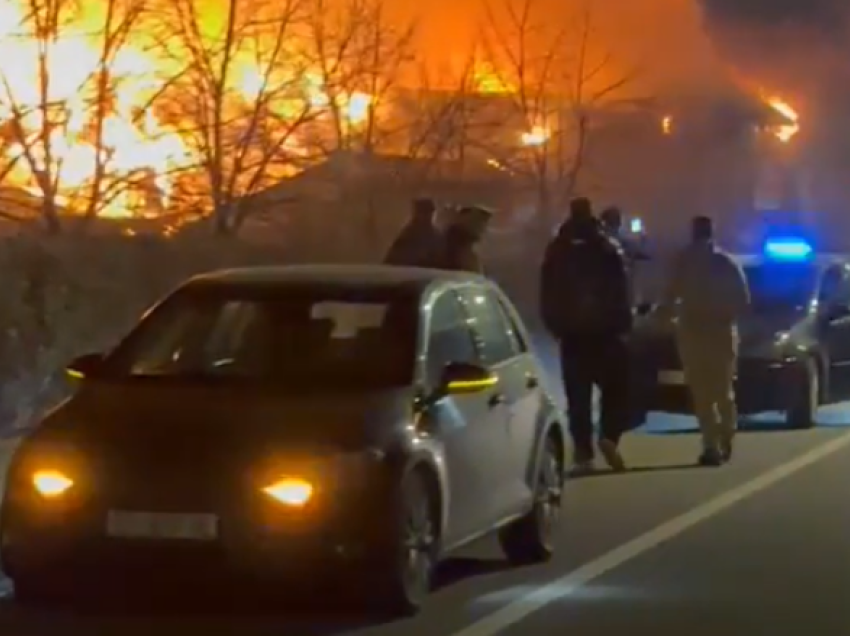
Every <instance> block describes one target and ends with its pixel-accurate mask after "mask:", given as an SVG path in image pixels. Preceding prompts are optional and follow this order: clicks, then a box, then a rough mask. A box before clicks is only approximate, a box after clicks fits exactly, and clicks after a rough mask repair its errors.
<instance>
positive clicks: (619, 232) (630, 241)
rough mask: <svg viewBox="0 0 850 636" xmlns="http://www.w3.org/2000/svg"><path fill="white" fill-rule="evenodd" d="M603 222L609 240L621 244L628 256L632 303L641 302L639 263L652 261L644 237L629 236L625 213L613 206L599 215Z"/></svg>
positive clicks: (632, 234) (637, 235)
mask: <svg viewBox="0 0 850 636" xmlns="http://www.w3.org/2000/svg"><path fill="white" fill-rule="evenodd" d="M599 218H600V221H602V229H603V230H604V231H605V233H606V234H607V235H608V237H609V238H611V239H612V240H614V241H616V242H617V243H619V244H620V247H621V248H622V250H623V254H625V256H626V264H627V265H628V267H629V274H630V277H631V287H632V301H633V302H635V303H639V302H641V300H642V298H641V296H642V294H641V293H640V292H641V289H640V287H641V286H640V282H639V280H640V279H639V278H638V262H639V261H648V260H650V256H649V252H648V251H647V249H646V246H645V244H644V237H643V236H642V235H639V234H634V233H631V234H627V233H626V231H625V230H624V229H623V213H622V212H621V211H620V208H618V207H616V206H611V207H608V208H605V209H604V210H603V211H602V214H600V215H599Z"/></svg>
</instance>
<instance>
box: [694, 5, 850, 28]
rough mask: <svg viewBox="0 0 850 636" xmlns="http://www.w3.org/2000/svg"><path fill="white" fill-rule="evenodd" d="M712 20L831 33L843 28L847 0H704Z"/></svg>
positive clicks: (756, 26)
mask: <svg viewBox="0 0 850 636" xmlns="http://www.w3.org/2000/svg"><path fill="white" fill-rule="evenodd" d="M701 4H702V6H703V10H704V11H705V13H706V16H707V17H708V18H709V20H710V21H714V22H719V23H721V24H722V23H728V22H737V23H741V24H746V25H748V26H750V27H752V28H759V27H766V28H770V27H776V26H784V25H793V26H794V27H796V28H801V29H811V30H813V31H820V32H821V33H823V34H831V33H835V32H840V31H841V25H842V22H843V19H844V16H845V13H846V8H847V2H846V0H701Z"/></svg>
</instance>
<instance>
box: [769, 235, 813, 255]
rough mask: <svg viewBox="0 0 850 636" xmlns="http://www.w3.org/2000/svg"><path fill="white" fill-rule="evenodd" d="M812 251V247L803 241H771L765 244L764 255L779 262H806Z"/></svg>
mask: <svg viewBox="0 0 850 636" xmlns="http://www.w3.org/2000/svg"><path fill="white" fill-rule="evenodd" d="M812 251H813V250H812V246H811V245H810V244H809V243H808V242H807V241H804V240H803V239H791V238H789V239H771V240H769V241H767V242H766V243H765V244H764V255H765V256H766V257H767V258H770V259H772V260H777V261H802V260H806V259H807V258H809V257H810V256H811V255H812Z"/></svg>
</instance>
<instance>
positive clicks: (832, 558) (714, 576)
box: [0, 408, 850, 636]
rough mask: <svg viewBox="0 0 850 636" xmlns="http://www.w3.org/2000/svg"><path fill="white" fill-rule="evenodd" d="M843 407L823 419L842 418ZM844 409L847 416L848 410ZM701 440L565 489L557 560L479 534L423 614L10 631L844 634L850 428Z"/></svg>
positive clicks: (659, 436)
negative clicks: (705, 451)
mask: <svg viewBox="0 0 850 636" xmlns="http://www.w3.org/2000/svg"><path fill="white" fill-rule="evenodd" d="M841 411H842V409H833V410H832V411H831V412H830V413H828V414H827V415H830V416H831V419H832V421H833V422H834V421H836V420H838V419H840V415H841ZM843 413H844V414H846V415H847V420H848V421H850V409H846V408H845V409H843ZM656 424H659V425H660V422H656ZM697 444H698V441H697V438H696V436H695V435H693V434H682V433H679V432H668V433H658V432H651V431H650V432H643V433H638V434H634V435H631V436H630V437H629V438H628V439H627V441H626V442H625V447H624V448H625V451H626V453H627V457H628V459H629V463H630V465H631V466H632V470H631V471H630V472H629V473H627V474H624V475H613V474H610V473H600V474H598V475H596V476H592V477H587V478H583V479H576V480H571V481H569V482H568V484H567V488H566V491H565V509H564V514H565V518H564V527H563V530H562V532H561V537H560V541H559V545H558V555H557V558H556V559H555V560H554V561H553V562H552V563H550V564H548V565H546V566H540V567H533V568H528V569H515V570H510V569H507V568H506V567H505V565H504V564H503V563H502V561H501V560H500V557H499V552H498V549H497V547H496V545H495V543H494V542H493V541H492V540H485V541H482V542H481V543H479V544H477V545H475V546H472V547H471V548H470V549H469V550H468V551H467V552H466V553H465V554H463V555H462V557H463V558H459V559H457V560H454V561H453V562H450V563H449V564H448V565H447V567H445V568H444V571H443V573H442V574H441V577H440V579H441V580H440V584H441V585H440V589H439V590H438V591H437V592H436V593H435V594H434V595H433V598H432V599H431V602H430V603H429V605H428V606H427V608H426V609H425V610H424V611H423V612H422V614H421V615H420V616H418V617H417V618H414V619H410V620H405V621H399V622H395V623H389V624H382V625H374V624H372V625H370V624H365V623H363V622H359V621H356V620H354V619H352V618H347V617H346V616H345V615H342V614H332V613H330V611H325V615H324V616H322V614H321V612H319V611H318V610H314V611H313V612H312V613H311V612H307V613H304V612H297V611H295V608H287V609H283V610H272V609H270V608H265V609H264V610H263V612H262V613H261V614H258V613H257V610H256V608H253V609H251V608H245V607H244V605H243V604H241V603H238V602H236V603H234V604H233V606H232V607H230V606H228V605H227V604H225V605H224V606H222V605H221V604H216V605H212V604H209V603H205V602H204V601H203V599H202V600H201V601H200V602H199V603H198V602H195V603H193V604H192V609H191V611H188V610H177V611H176V613H175V610H174V608H173V607H171V609H169V608H163V607H161V606H157V605H154V606H150V605H149V604H147V603H146V602H145V600H144V599H135V598H134V599H130V600H129V601H128V604H127V607H125V608H124V609H122V610H118V609H114V608H113V609H111V610H109V611H104V612H103V613H98V612H89V613H87V614H86V615H80V614H73V613H70V612H61V611H55V612H51V613H45V612H35V611H32V610H24V609H22V608H19V607H16V606H15V605H14V604H13V603H12V602H11V600H10V598H7V600H5V601H0V633H2V634H4V635H5V636H83V635H85V636H91V635H92V634H98V635H99V636H100V635H103V636H112V635H113V634H114V636H129V635H138V636H164V635H166V634H180V635H181V636H213V635H219V634H221V635H222V636H224V635H225V634H227V635H235V634H238V635H239V636H265V635H269V636H271V635H272V634H274V635H275V636H289V635H290V634H291V635H293V636H310V635H313V636H318V635H331V634H339V635H340V636H354V635H355V634H356V635H358V636H495V635H496V634H499V635H502V636H544V635H548V634H581V635H582V636H608V635H610V634H618V633H622V630H630V632H631V633H653V634H657V635H658V636H667V635H668V634H669V635H670V636H680V635H681V634H688V636H699V635H702V634H711V635H714V634H717V633H718V632H722V633H723V634H724V636H738V635H740V636H752V635H753V634H757V633H765V634H767V633H769V634H771V636H786V635H787V636H801V635H802V634H803V633H814V634H818V635H819V636H831V635H835V636H845V635H846V633H847V628H846V620H847V614H846V612H847V600H846V599H847V592H848V590H850V533H848V527H850V506H848V505H847V495H846V493H847V483H848V481H850V428H848V429H844V428H842V427H840V426H837V425H832V426H824V427H821V428H818V429H815V430H812V431H804V432H799V431H783V430H781V427H780V426H777V425H773V426H771V425H769V424H765V423H762V424H761V425H760V426H759V427H757V428H756V430H752V431H749V432H744V433H742V434H741V435H740V437H739V442H738V448H737V452H736V457H735V460H734V462H733V463H732V464H730V465H727V466H724V467H722V468H695V467H693V466H692V464H693V460H694V457H695V452H696V450H697ZM162 574H163V575H166V574H167V573H162ZM9 596H10V595H9ZM644 628H645V630H644ZM650 629H651V630H652V631H650Z"/></svg>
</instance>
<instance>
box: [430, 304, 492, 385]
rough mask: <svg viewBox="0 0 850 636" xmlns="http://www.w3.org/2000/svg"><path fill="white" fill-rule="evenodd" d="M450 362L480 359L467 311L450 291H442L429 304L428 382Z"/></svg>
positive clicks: (436, 379)
mask: <svg viewBox="0 0 850 636" xmlns="http://www.w3.org/2000/svg"><path fill="white" fill-rule="evenodd" d="M450 362H469V363H478V362H479V356H478V351H477V349H476V348H475V341H474V339H473V335H472V331H471V330H470V328H469V324H468V317H467V314H466V311H465V310H464V308H463V306H462V305H461V303H460V300H459V299H458V296H457V294H456V293H455V292H452V291H449V292H444V293H443V294H441V295H440V296H439V297H438V298H437V300H436V301H435V302H434V305H433V307H432V308H431V321H430V324H429V328H428V349H427V358H426V364H427V368H426V374H427V380H428V384H429V386H436V385H437V384H438V383H439V382H440V379H441V376H442V374H443V369H445V367H446V365H447V364H449V363H450Z"/></svg>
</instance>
